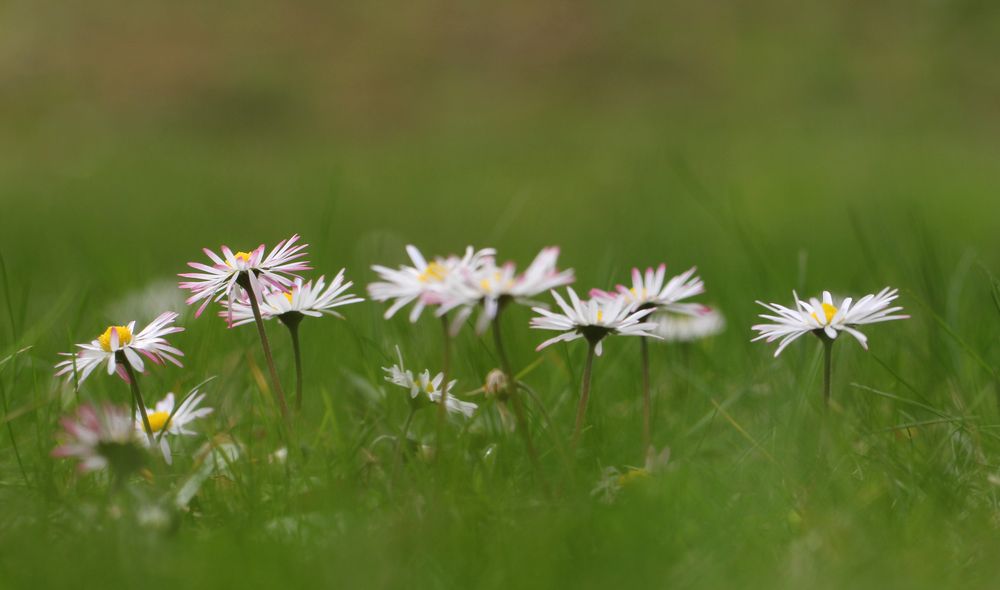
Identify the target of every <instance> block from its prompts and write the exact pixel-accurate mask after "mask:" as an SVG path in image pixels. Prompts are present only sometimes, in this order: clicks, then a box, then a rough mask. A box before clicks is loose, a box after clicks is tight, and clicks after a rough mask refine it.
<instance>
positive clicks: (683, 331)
mask: <svg viewBox="0 0 1000 590" xmlns="http://www.w3.org/2000/svg"><path fill="white" fill-rule="evenodd" d="M653 320H654V321H655V323H656V329H655V330H654V332H655V333H656V335H657V336H659V337H660V338H662V339H663V340H664V341H665V342H693V341H695V340H701V339H703V338H708V337H710V336H715V335H716V334H719V333H721V332H722V331H723V330H725V329H726V318H725V316H723V315H722V312H720V311H719V310H718V309H716V308H714V307H707V306H706V307H705V308H704V309H703V310H702V311H701V312H699V313H696V314H694V315H688V314H681V313H671V312H661V313H657V314H656V315H655V316H654V317H653Z"/></svg>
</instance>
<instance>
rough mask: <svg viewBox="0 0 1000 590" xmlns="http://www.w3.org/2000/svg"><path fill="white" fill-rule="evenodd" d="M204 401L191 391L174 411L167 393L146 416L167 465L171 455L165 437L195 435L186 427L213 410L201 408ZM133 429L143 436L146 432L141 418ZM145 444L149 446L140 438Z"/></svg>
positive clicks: (145, 439) (199, 394)
mask: <svg viewBox="0 0 1000 590" xmlns="http://www.w3.org/2000/svg"><path fill="white" fill-rule="evenodd" d="M204 399H205V394H204V393H198V390H197V389H196V390H194V391H192V392H191V393H190V394H189V395H188V396H187V398H185V399H184V401H183V402H181V405H180V407H178V408H177V410H176V411H175V410H174V404H175V401H174V394H173V393H168V394H167V395H166V397H164V398H163V399H162V400H160V401H158V402H156V406H155V407H154V408H153V411H152V412H149V413H148V414H147V417H148V418H149V427H150V430H151V431H152V433H153V436H154V437H155V438H156V440H158V441H159V444H160V451H161V452H162V453H163V458H164V459H165V460H166V462H167V463H168V464H169V463H171V461H172V454H171V452H170V443H169V442H168V441H167V436H168V435H169V436H190V435H193V434H195V432H194V431H193V430H189V429H188V428H187V425H188V424H190V423H191V422H193V421H195V420H197V419H198V418H202V417H204V416H207V415H209V414H211V413H212V412H213V411H214V410H213V409H212V408H207V407H206V408H202V407H199V406H200V405H201V402H202V400H204ZM134 428H135V430H136V432H138V433H139V434H144V433H145V432H146V430H145V427H144V426H143V424H142V418H141V417H136V420H135V424H134ZM141 440H142V441H144V443H145V444H147V445H148V444H149V442H148V438H145V437H143V438H141Z"/></svg>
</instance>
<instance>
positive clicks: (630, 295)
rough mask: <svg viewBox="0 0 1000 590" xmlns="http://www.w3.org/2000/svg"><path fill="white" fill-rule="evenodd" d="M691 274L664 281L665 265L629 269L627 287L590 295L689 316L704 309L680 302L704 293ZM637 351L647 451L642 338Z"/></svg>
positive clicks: (648, 406)
mask: <svg viewBox="0 0 1000 590" xmlns="http://www.w3.org/2000/svg"><path fill="white" fill-rule="evenodd" d="M695 271H696V269H695V267H691V268H690V269H688V270H687V271H685V272H683V273H681V274H679V275H677V276H674V277H671V278H670V280H669V281H667V280H666V277H667V265H666V264H660V266H658V267H657V268H656V270H653V268H652V267H649V268H647V269H646V272H645V273H643V272H640V271H639V269H638V268H633V269H632V286H631V287H626V286H625V285H618V286H617V287H616V291H617V292H615V293H608V292H607V291H601V290H600V289H594V290H593V291H591V292H590V294H591V296H592V297H594V298H596V299H602V300H613V299H616V298H617V299H621V300H623V301H625V302H626V303H630V304H632V305H634V306H635V307H636V308H638V309H654V310H658V311H662V312H665V313H670V314H674V315H688V316H693V315H696V314H699V313H703V312H705V311H706V310H707V308H706V307H705V306H704V305H701V304H699V303H684V302H683V300H684V299H688V298H690V297H694V296H695V295H701V294H702V293H704V292H705V283H704V282H703V281H702V280H701V278H700V277H698V276H696V275H695ZM639 352H640V354H641V356H642V439H643V447H644V448H647V449H648V448H650V445H651V444H652V439H651V420H652V411H653V410H652V407H653V398H652V392H651V390H650V385H649V384H650V379H649V345H648V344H647V342H646V339H645V338H643V339H642V344H641V346H640V349H639Z"/></svg>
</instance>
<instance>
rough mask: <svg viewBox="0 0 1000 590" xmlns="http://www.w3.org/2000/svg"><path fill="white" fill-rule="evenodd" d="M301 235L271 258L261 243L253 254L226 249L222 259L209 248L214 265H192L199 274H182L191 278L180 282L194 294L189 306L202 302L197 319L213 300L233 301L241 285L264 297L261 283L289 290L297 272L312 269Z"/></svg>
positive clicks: (284, 242) (285, 242)
mask: <svg viewBox="0 0 1000 590" xmlns="http://www.w3.org/2000/svg"><path fill="white" fill-rule="evenodd" d="M298 241H299V235H298V234H295V235H293V236H292V237H290V238H288V239H287V240H282V241H280V242H278V245H277V246H275V247H274V249H273V250H271V253H270V254H268V255H267V256H265V255H264V252H265V249H266V248H265V246H264V244H261V245H260V246H257V248H255V249H253V250H251V251H250V252H242V251H241V252H235V253H234V252H233V251H232V250H230V249H229V246H222V256H219V255H218V254H216V253H215V252H212V251H211V250H209V249H208V248H204V249H203V250H202V251H203V252H205V255H206V256H208V257H209V258H210V259H211V261H212V264H211V265H208V264H203V263H201V262H189V263H188V266H190V267H191V268H193V269H195V270H197V271H199V272H191V273H182V274H180V275H179V276H181V277H183V278H186V279H191V280H189V281H184V282H181V283H180V286H181V288H182V289H188V290H189V291H191V296H190V297H188V299H187V302H186V303H187V304H188V305H192V304H194V303H198V302H201V305H200V306H199V307H198V311H197V312H195V317H198V316H200V315H201V313H202V312H203V311H205V307H207V306H208V304H209V303H210V302H211V301H221V300H222V299H225V298H229V299H230V300H232V299H233V298H234V296H235V295H236V294H238V293H237V289H236V288H237V286H239V287H243V288H244V290H248V289H249V290H252V291H253V293H254V294H255V295H258V301H259V294H260V291H261V289H260V284H261V283H264V284H267V285H271V286H272V287H275V288H279V289H280V288H282V287H289V286H291V284H292V278H294V277H295V276H297V275H296V274H295V273H298V272H300V271H304V270H309V269H310V267H309V263H308V262H307V261H305V260H301V259H302V257H304V256H306V252H305V249H306V248H307V247H308V244H297V243H296V242H298Z"/></svg>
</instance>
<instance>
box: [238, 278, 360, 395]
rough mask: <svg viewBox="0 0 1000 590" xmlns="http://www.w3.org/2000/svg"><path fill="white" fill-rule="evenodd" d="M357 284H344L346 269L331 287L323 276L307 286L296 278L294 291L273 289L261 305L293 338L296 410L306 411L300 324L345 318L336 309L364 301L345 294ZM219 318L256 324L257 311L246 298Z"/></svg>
mask: <svg viewBox="0 0 1000 590" xmlns="http://www.w3.org/2000/svg"><path fill="white" fill-rule="evenodd" d="M353 285H354V283H352V282H351V281H347V282H345V281H344V269H341V270H340V272H338V273H337V276H335V277H334V278H333V281H332V282H331V283H330V284H329V285H327V284H326V278H325V277H322V276H321V277H320V278H319V279H317V280H316V283H315V284H314V283H313V282H312V281H308V282H305V283H303V282H302V279H301V278H296V279H295V284H294V285H292V287H291V289H290V290H285V289H273V288H272V289H270V290H267V291H265V293H264V297H263V302H262V303H261V305H260V312H261V316H262V317H263V318H264V319H265V320H267V319H271V318H277V319H278V320H279V321H280V322H281V323H282V324H284V325H285V327H286V328H288V331H289V334H290V335H291V337H292V352H293V353H294V355H295V377H296V381H295V408H296V410H300V409H301V408H302V353H301V351H300V350H299V324H300V323H301V322H302V319H303V318H304V317H305V316H311V317H317V318H318V317H322V316H323V315H332V316H335V317H338V318H343V317H344V316H342V315H340V313H339V312H336V311H334V308H337V307H341V306H344V305H350V304H352V303H358V302H360V301H364V299H362V298H361V297H357V296H355V295H353V294H350V293H347V294H345V293H344V292H345V291H347V290H348V289H350V288H351V287H352V286H353ZM219 315H220V316H222V317H224V318H231V321H232V325H233V326H239V325H242V324H246V323H250V322H252V321H254V315H253V309H251V306H250V301H249V299H248V298H247V297H246V296H245V295H244V296H243V297H242V298H240V299H237V300H236V301H234V302H233V305H232V307H231V308H230V310H228V311H220V312H219Z"/></svg>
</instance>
